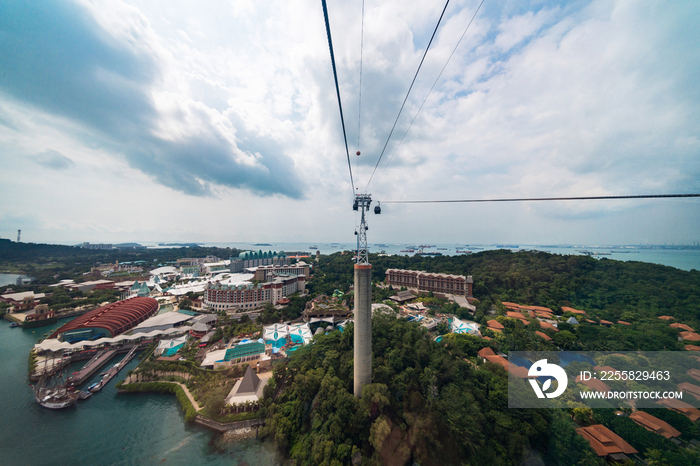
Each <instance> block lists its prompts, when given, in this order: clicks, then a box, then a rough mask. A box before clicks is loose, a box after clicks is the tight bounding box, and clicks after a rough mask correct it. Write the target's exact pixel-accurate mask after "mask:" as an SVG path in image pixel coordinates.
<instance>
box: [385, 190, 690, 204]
mask: <svg viewBox="0 0 700 466" xmlns="http://www.w3.org/2000/svg"><path fill="white" fill-rule="evenodd" d="M682 197H700V193H698V194H635V195H630V196H575V197H527V198H503V199H450V200H425V201H417V200H409V201H382V202H383V203H385V204H448V203H463V202H531V201H595V200H610V199H666V198H682Z"/></svg>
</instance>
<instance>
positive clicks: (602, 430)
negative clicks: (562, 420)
mask: <svg viewBox="0 0 700 466" xmlns="http://www.w3.org/2000/svg"><path fill="white" fill-rule="evenodd" d="M576 433H577V434H579V435H580V436H582V437H583V438H585V439H586V440H588V443H590V444H591V447H592V448H593V450H595V452H596V454H597V455H598V456H607V455H611V454H614V453H625V454H634V453H638V452H637V450H635V449H634V448H632V445H630V444H629V443H627V442H625V441H624V440H622V438H621V437H620V436H618V435H617V434H615V433H614V432H613V431H611V430H610V429H608V428H607V427H605V426H603V425H601V424H596V425H592V426H588V427H579V428H578V429H576Z"/></svg>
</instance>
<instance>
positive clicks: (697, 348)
mask: <svg viewBox="0 0 700 466" xmlns="http://www.w3.org/2000/svg"><path fill="white" fill-rule="evenodd" d="M683 348H685V349H686V351H700V346H695V345H685V346H684V347H683Z"/></svg>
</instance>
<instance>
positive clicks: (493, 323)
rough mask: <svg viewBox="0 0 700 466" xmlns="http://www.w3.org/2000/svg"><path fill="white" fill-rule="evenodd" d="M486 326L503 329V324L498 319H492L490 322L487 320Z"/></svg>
mask: <svg viewBox="0 0 700 466" xmlns="http://www.w3.org/2000/svg"><path fill="white" fill-rule="evenodd" d="M486 326H487V327H489V328H490V329H492V330H503V328H504V327H503V324H502V323H500V322H499V321H497V320H496V319H491V320H489V321H488V322H486Z"/></svg>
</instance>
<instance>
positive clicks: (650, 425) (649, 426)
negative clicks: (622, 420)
mask: <svg viewBox="0 0 700 466" xmlns="http://www.w3.org/2000/svg"><path fill="white" fill-rule="evenodd" d="M630 419H632V420H633V421H634V422H636V423H637V424H639V425H640V426H642V427H644V428H645V429H646V430H650V431H651V432H655V433H657V434H659V435H661V436H663V437H665V438H668V439H670V438H672V437H679V436H680V435H681V433H680V431H678V430H677V429H674V428H673V427H671V426H670V425H669V424H668V423H667V422H664V421H662V420H661V419H659V418H657V417H654V416H652V415H651V414H649V413H646V412H644V411H635V412H633V413H632V414H630Z"/></svg>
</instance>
